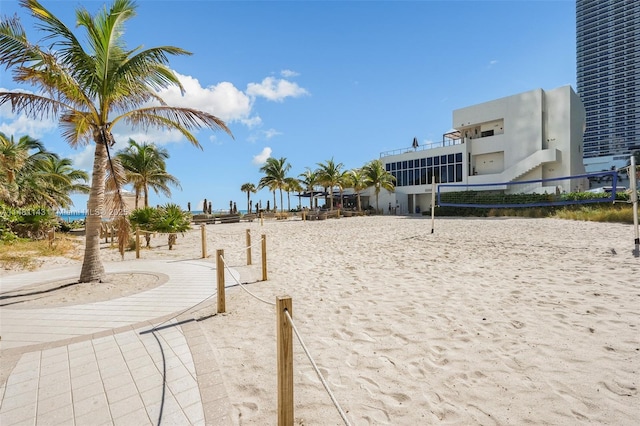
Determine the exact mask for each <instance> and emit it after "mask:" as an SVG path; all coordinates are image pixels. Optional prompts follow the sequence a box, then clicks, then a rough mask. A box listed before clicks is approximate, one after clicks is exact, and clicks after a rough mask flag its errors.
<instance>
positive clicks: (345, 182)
mask: <svg viewBox="0 0 640 426" xmlns="http://www.w3.org/2000/svg"><path fill="white" fill-rule="evenodd" d="M350 187H351V176H350V174H349V170H345V171H343V172H341V173H340V177H339V178H338V189H339V190H340V205H341V206H342V207H344V206H343V204H344V197H343V195H344V190H345V188H350Z"/></svg>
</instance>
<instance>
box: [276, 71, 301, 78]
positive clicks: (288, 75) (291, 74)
mask: <svg viewBox="0 0 640 426" xmlns="http://www.w3.org/2000/svg"><path fill="white" fill-rule="evenodd" d="M280 75H281V76H283V77H284V78H291V77H297V76H299V75H300V73H297V72H295V71H291V70H282V71H280Z"/></svg>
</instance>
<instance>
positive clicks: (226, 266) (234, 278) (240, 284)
mask: <svg viewBox="0 0 640 426" xmlns="http://www.w3.org/2000/svg"><path fill="white" fill-rule="evenodd" d="M220 258H221V259H222V263H224V267H225V268H226V269H229V266H228V265H227V262H226V261H225V260H224V256H220ZM231 277H232V278H233V280H234V281H235V282H236V283H237V284H238V285H239V286H240V288H241V289H243V290H244V291H246V292H247V293H249V295H250V296H251V297H253V298H254V299H257V300H259V301H261V302H262V303H266V304H267V305H271V306H275V305H276V304H275V303H273V302H269V301H268V300H265V299H262V298H261V297H259V296H256V295H255V294H253V293H251V292H250V291H249V290H247V289H246V288H245V287H244V284H242V283H241V282H240V281H238V280H237V279H236V277H234V276H233V274H231Z"/></svg>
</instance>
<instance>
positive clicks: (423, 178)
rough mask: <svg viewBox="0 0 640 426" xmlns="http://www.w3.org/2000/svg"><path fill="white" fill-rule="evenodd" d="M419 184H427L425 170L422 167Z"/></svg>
mask: <svg viewBox="0 0 640 426" xmlns="http://www.w3.org/2000/svg"><path fill="white" fill-rule="evenodd" d="M420 184H421V185H426V184H427V168H426V167H423V168H421V169H420Z"/></svg>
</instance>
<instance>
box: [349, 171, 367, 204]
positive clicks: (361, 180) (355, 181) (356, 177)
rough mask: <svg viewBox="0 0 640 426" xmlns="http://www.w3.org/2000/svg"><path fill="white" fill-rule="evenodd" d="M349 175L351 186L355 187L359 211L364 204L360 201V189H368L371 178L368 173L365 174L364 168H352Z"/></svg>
mask: <svg viewBox="0 0 640 426" xmlns="http://www.w3.org/2000/svg"><path fill="white" fill-rule="evenodd" d="M349 177H350V182H349V186H350V187H351V188H353V190H354V191H355V192H356V196H357V198H358V211H362V204H361V203H360V191H362V190H364V189H367V188H368V187H369V186H370V184H369V179H368V177H367V175H365V174H364V172H363V170H362V169H353V170H350V171H349Z"/></svg>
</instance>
